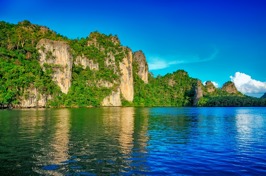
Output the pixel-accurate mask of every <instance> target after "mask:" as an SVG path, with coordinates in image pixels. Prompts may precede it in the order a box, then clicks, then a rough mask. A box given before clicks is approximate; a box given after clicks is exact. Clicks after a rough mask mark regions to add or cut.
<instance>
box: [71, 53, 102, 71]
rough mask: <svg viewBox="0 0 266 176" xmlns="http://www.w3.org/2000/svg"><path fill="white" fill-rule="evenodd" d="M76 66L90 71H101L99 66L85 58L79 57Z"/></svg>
mask: <svg viewBox="0 0 266 176" xmlns="http://www.w3.org/2000/svg"><path fill="white" fill-rule="evenodd" d="M74 64H75V65H81V66H82V68H83V69H86V68H89V69H90V70H99V64H98V63H94V62H93V60H90V59H88V58H86V57H84V56H78V57H77V58H76V59H75V62H74Z"/></svg>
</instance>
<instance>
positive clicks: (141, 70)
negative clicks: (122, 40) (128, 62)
mask: <svg viewBox="0 0 266 176" xmlns="http://www.w3.org/2000/svg"><path fill="white" fill-rule="evenodd" d="M133 61H134V63H136V65H137V74H138V76H139V77H140V78H141V79H142V80H143V81H144V83H146V84H147V83H148V74H149V70H148V64H147V61H146V57H145V55H144V53H143V52H142V51H137V52H135V53H134V55H133Z"/></svg>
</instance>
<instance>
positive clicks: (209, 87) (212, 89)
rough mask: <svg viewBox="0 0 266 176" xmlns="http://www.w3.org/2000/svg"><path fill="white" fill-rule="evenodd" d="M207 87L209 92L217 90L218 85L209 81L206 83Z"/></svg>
mask: <svg viewBox="0 0 266 176" xmlns="http://www.w3.org/2000/svg"><path fill="white" fill-rule="evenodd" d="M205 87H206V90H207V92H208V93H212V92H214V91H215V90H216V87H215V86H214V85H213V83H212V82H211V81H207V82H206V83H205Z"/></svg>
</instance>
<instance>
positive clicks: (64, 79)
mask: <svg viewBox="0 0 266 176" xmlns="http://www.w3.org/2000/svg"><path fill="white" fill-rule="evenodd" d="M37 49H38V52H39V54H40V59H39V62H40V65H41V67H42V68H43V70H46V69H49V68H50V69H52V71H53V75H52V77H53V80H54V81H55V83H56V84H57V85H58V86H59V87H60V89H61V91H62V92H63V93H65V94H66V93H67V92H68V90H69V88H70V86H71V77H72V64H73V59H72V55H71V53H70V47H69V45H68V44H67V43H66V42H62V41H53V40H48V39H41V40H40V41H39V42H38V44H37Z"/></svg>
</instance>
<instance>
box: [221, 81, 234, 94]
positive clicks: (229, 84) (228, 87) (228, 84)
mask: <svg viewBox="0 0 266 176" xmlns="http://www.w3.org/2000/svg"><path fill="white" fill-rule="evenodd" d="M222 90H224V91H226V92H227V93H230V94H236V93H238V90H237V89H236V86H235V84H234V83H233V82H231V81H228V82H226V83H224V85H223V87H222Z"/></svg>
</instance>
